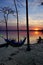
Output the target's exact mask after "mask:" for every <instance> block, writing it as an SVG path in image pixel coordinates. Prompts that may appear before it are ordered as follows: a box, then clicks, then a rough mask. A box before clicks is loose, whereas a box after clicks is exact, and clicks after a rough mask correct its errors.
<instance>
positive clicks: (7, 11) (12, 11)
mask: <svg viewBox="0 0 43 65" xmlns="http://www.w3.org/2000/svg"><path fill="white" fill-rule="evenodd" d="M1 12H2V13H3V14H4V15H3V16H4V20H5V23H6V38H7V39H8V26H7V22H8V15H9V14H14V10H12V9H11V8H9V7H3V8H1V9H0V13H1Z"/></svg>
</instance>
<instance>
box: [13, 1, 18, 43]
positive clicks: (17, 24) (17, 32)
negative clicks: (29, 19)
mask: <svg viewBox="0 0 43 65" xmlns="http://www.w3.org/2000/svg"><path fill="white" fill-rule="evenodd" d="M14 5H15V8H16V14H17V35H18V42H19V19H18V10H17V5H16V2H15V0H14Z"/></svg>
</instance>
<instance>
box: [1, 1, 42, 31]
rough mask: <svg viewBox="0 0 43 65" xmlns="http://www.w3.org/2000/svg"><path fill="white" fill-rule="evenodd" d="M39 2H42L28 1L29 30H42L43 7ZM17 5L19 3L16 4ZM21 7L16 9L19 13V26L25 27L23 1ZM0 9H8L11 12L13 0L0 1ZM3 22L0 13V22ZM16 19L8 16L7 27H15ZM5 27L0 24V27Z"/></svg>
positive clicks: (24, 5)
mask: <svg viewBox="0 0 43 65" xmlns="http://www.w3.org/2000/svg"><path fill="white" fill-rule="evenodd" d="M41 2H43V0H28V3H29V5H28V12H29V13H28V15H29V18H28V19H29V26H30V29H32V30H33V29H36V30H38V29H40V30H41V29H43V5H41ZM18 4H19V3H18ZM22 4H23V6H20V4H19V6H20V7H18V11H19V25H20V26H21V27H22V26H24V27H25V26H26V8H25V7H26V4H25V0H23V2H22ZM1 7H10V8H12V9H13V10H14V9H15V8H14V2H13V0H0V8H1ZM1 20H3V13H0V21H1ZM16 23H17V21H16V17H14V16H13V15H12V14H10V15H9V19H8V26H16ZM1 25H2V26H3V25H5V24H4V23H3V24H2V23H0V26H1Z"/></svg>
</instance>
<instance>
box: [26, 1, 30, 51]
mask: <svg viewBox="0 0 43 65" xmlns="http://www.w3.org/2000/svg"><path fill="white" fill-rule="evenodd" d="M26 25H27V51H30V44H29V43H30V40H29V26H28V0H26Z"/></svg>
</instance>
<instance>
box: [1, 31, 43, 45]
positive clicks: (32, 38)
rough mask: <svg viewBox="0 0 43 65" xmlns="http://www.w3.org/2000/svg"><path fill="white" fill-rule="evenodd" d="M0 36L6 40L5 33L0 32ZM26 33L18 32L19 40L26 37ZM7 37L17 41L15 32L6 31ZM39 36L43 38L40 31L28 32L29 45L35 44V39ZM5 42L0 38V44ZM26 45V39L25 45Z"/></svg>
mask: <svg viewBox="0 0 43 65" xmlns="http://www.w3.org/2000/svg"><path fill="white" fill-rule="evenodd" d="M0 35H3V37H4V38H6V33H5V31H0ZM26 35H27V34H26V31H20V32H19V38H20V40H23V39H24V37H26ZM8 36H9V38H10V39H16V40H17V31H8ZM39 36H41V37H42V38H43V32H41V31H30V32H29V38H30V44H34V43H36V42H37V39H38V38H39ZM3 42H5V41H4V39H2V38H1V37H0V43H3ZM26 43H27V39H26V42H25V44H26Z"/></svg>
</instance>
